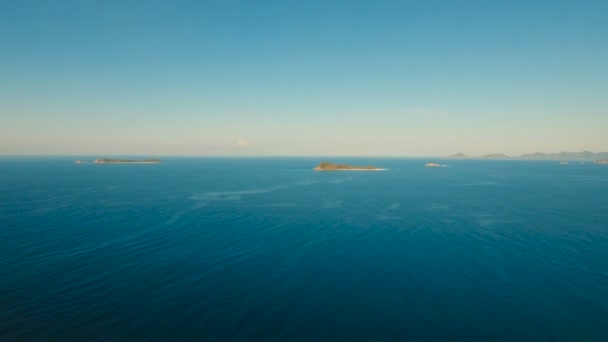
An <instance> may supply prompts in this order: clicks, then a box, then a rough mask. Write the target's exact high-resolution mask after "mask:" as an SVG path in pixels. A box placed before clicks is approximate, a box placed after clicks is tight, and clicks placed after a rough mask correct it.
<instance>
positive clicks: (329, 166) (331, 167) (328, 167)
mask: <svg viewBox="0 0 608 342" xmlns="http://www.w3.org/2000/svg"><path fill="white" fill-rule="evenodd" d="M314 170H315V171H339V170H382V169H381V168H378V167H375V166H371V165H368V166H353V165H348V164H334V163H330V162H322V163H320V164H319V165H317V167H315V168H314Z"/></svg>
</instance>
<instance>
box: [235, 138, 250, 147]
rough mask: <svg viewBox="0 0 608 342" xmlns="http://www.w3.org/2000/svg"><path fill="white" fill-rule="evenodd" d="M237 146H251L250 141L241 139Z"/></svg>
mask: <svg viewBox="0 0 608 342" xmlns="http://www.w3.org/2000/svg"><path fill="white" fill-rule="evenodd" d="M236 144H237V145H238V146H249V145H250V144H249V141H247V140H245V139H239V140H237V142H236Z"/></svg>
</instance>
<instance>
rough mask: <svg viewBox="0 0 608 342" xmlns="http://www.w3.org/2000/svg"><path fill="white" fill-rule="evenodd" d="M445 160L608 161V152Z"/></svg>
mask: <svg viewBox="0 0 608 342" xmlns="http://www.w3.org/2000/svg"><path fill="white" fill-rule="evenodd" d="M444 158H445V159H488V160H558V161H560V160H561V161H567V160H570V161H594V160H608V152H599V153H593V152H590V151H583V152H560V153H542V152H536V153H530V154H523V155H521V156H518V157H511V156H508V155H506V154H504V153H492V154H486V155H483V156H477V157H469V156H467V155H466V154H464V153H460V152H459V153H456V154H453V155H451V156H446V157H444Z"/></svg>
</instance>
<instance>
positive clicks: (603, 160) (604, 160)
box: [595, 159, 608, 164]
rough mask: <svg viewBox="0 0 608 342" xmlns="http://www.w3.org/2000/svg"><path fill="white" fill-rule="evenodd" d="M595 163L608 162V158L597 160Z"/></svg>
mask: <svg viewBox="0 0 608 342" xmlns="http://www.w3.org/2000/svg"><path fill="white" fill-rule="evenodd" d="M595 163H596V164H608V159H601V160H596V161H595Z"/></svg>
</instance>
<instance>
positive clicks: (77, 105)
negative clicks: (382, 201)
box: [0, 0, 608, 156]
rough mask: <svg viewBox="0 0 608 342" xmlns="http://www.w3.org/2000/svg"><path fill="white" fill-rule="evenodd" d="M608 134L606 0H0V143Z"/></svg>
mask: <svg viewBox="0 0 608 342" xmlns="http://www.w3.org/2000/svg"><path fill="white" fill-rule="evenodd" d="M583 150H591V151H594V152H599V151H608V1H558V0H551V1H533V0H529V1H515V0H514V1H451V0H449V1H433V0H427V1H405V0H402V1H382V0H376V1H372V0H370V1H357V0H348V1H331V0H322V1H319V0H301V1H295V0H281V1H279V0H277V1H261V0H259V1H255V0H246V1H232V0H223V1H180V0H175V1H168V0H167V1H154V0H148V1H129V0H121V1H113V0H99V1H97V0H81V1H71V0H65V1H54V0H6V1H0V154H3V155H61V154H68V155H72V154H73V155H99V156H106V155H150V156H154V155H196V156H273V155H277V156H282V155H289V156H308V155H310V156H322V155H353V156H443V155H449V154H453V153H456V152H464V153H466V154H470V155H481V154H486V153H506V154H511V155H519V154H523V153H531V152H537V151H542V152H560V151H583Z"/></svg>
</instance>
